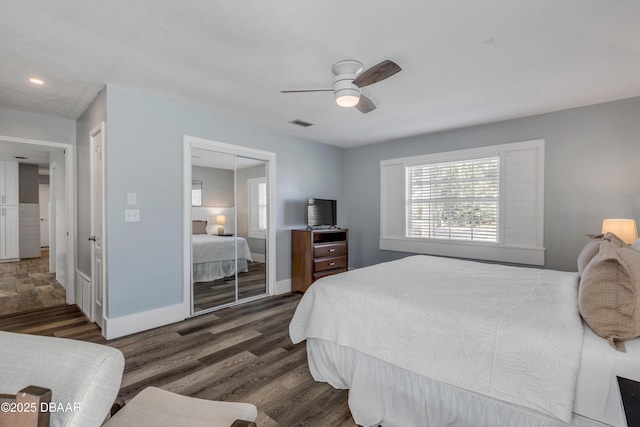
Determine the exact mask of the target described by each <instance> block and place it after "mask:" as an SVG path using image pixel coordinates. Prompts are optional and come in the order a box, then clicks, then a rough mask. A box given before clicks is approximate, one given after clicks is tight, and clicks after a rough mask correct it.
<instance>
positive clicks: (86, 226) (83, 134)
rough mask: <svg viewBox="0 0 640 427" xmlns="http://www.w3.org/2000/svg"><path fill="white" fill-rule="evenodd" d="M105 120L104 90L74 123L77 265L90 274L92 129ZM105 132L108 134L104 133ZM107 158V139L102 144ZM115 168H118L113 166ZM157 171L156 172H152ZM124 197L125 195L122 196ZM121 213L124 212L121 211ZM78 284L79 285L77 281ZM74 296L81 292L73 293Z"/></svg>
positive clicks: (105, 101) (105, 102)
mask: <svg viewBox="0 0 640 427" xmlns="http://www.w3.org/2000/svg"><path fill="white" fill-rule="evenodd" d="M106 120H107V97H106V91H105V90H104V89H103V90H102V91H101V92H100V93H98V95H97V96H96V99H94V100H93V102H92V103H91V105H89V107H88V108H87V109H86V111H85V112H84V113H83V114H82V115H81V116H80V117H79V118H78V121H77V122H76V141H77V143H76V146H77V148H76V194H77V198H76V203H77V207H78V208H77V209H76V213H77V215H76V222H77V224H78V228H77V234H76V251H77V254H78V256H77V266H76V268H77V269H78V270H80V271H81V272H82V273H84V274H85V275H86V276H87V277H91V244H90V242H89V241H88V240H87V239H88V238H89V236H91V146H90V145H91V140H90V133H91V131H92V130H93V129H94V128H95V127H96V126H97V125H99V124H100V122H102V121H106ZM107 134H108V133H107ZM105 153H106V157H107V158H108V157H109V141H108V140H107V143H106V147H105ZM116 169H117V168H116ZM155 172H156V173H157V171H155ZM125 197H126V195H125ZM122 215H124V212H123V214H122ZM76 285H77V286H79V284H77V283H76ZM76 295H81V294H80V293H76Z"/></svg>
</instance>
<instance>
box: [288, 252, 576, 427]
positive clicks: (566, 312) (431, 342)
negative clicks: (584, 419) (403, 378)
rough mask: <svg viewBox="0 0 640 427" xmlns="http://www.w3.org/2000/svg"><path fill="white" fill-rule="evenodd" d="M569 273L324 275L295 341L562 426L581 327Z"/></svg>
mask: <svg viewBox="0 0 640 427" xmlns="http://www.w3.org/2000/svg"><path fill="white" fill-rule="evenodd" d="M577 282H578V276H577V273H567V272H558V271H553V270H543V269H536V268H524V267H511V266H504V265H497V264H486V263H478V262H470V261H461V260H455V259H449V258H440V257H431V256H424V255H420V256H411V257H407V258H404V259H401V260H397V261H392V262H388V263H383V264H378V265H374V266H371V267H367V268H362V269H358V270H353V271H349V272H347V273H343V274H339V275H335V276H330V277H327V278H323V279H321V280H319V281H317V282H315V283H314V284H313V285H312V286H311V287H310V288H309V290H308V291H307V293H305V295H304V296H303V298H302V300H301V301H300V304H299V305H298V307H297V310H296V313H295V314H294V317H293V319H292V321H291V324H290V329H289V330H290V335H291V338H292V340H293V342H294V343H295V342H299V341H302V340H304V339H307V338H318V339H323V340H326V341H330V342H333V343H335V344H338V345H340V346H343V347H348V348H351V349H353V350H356V351H358V352H360V353H364V354H367V355H369V356H372V357H375V358H377V359H380V360H382V361H385V362H387V363H390V364H392V365H395V366H398V367H400V368H403V369H405V370H408V371H410V372H414V373H416V374H418V375H421V376H423V377H427V378H431V379H434V380H436V381H439V382H441V383H446V384H449V385H452V386H454V387H457V388H460V389H464V390H467V391H470V392H473V393H475V394H478V395H483V396H487V397H491V398H494V399H497V400H501V401H505V402H509V403H513V404H517V405H520V406H525V407H528V408H530V409H533V410H536V411H540V412H543V413H546V414H548V415H551V416H553V417H556V418H558V419H559V420H561V421H565V422H569V421H570V419H571V413H572V409H573V401H574V393H575V386H576V381H577V375H578V370H579V366H580V354H581V348H582V339H583V326H582V321H581V319H580V315H579V312H578V307H577V303H576V301H577Z"/></svg>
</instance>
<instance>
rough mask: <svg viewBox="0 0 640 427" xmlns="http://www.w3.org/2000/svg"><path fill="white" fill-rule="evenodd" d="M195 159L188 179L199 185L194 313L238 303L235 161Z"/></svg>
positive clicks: (193, 210)
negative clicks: (190, 178)
mask: <svg viewBox="0 0 640 427" xmlns="http://www.w3.org/2000/svg"><path fill="white" fill-rule="evenodd" d="M197 158H198V159H199V160H198V161H196V159H192V167H191V176H192V178H193V180H194V181H198V182H200V183H201V189H202V193H201V194H202V204H201V206H193V207H192V208H191V220H192V221H193V225H192V228H193V234H192V236H191V246H192V254H191V256H192V274H193V282H192V283H193V313H198V312H202V311H207V310H211V309H213V308H216V307H219V306H223V305H225V304H230V303H234V302H236V301H237V298H236V260H235V254H236V242H235V209H236V208H235V191H234V185H235V184H234V181H235V172H234V169H235V158H234V156H233V155H231V154H225V153H218V152H211V151H210V152H207V153H198V157H197ZM206 159H210V160H209V161H207V160H206ZM214 159H215V161H214ZM198 226H199V227H198ZM223 234H224V235H223Z"/></svg>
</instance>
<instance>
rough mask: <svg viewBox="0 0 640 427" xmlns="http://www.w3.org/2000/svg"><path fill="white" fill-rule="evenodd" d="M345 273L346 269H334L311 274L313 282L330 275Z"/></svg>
mask: <svg viewBox="0 0 640 427" xmlns="http://www.w3.org/2000/svg"><path fill="white" fill-rule="evenodd" d="M345 271H347V269H346V268H334V269H333V270H324V271H319V272H317V273H313V280H314V282H315V281H316V280H318V279H319V278H321V277H324V276H331V275H332V274H338V273H344V272H345Z"/></svg>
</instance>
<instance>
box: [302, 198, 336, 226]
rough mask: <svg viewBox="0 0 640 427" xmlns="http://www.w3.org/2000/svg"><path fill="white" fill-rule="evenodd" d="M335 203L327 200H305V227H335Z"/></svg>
mask: <svg viewBox="0 0 640 427" xmlns="http://www.w3.org/2000/svg"><path fill="white" fill-rule="evenodd" d="M336 222H337V220H336V201H335V200H327V199H314V198H309V199H307V226H308V227H323V226H329V227H333V226H335V225H336Z"/></svg>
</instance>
